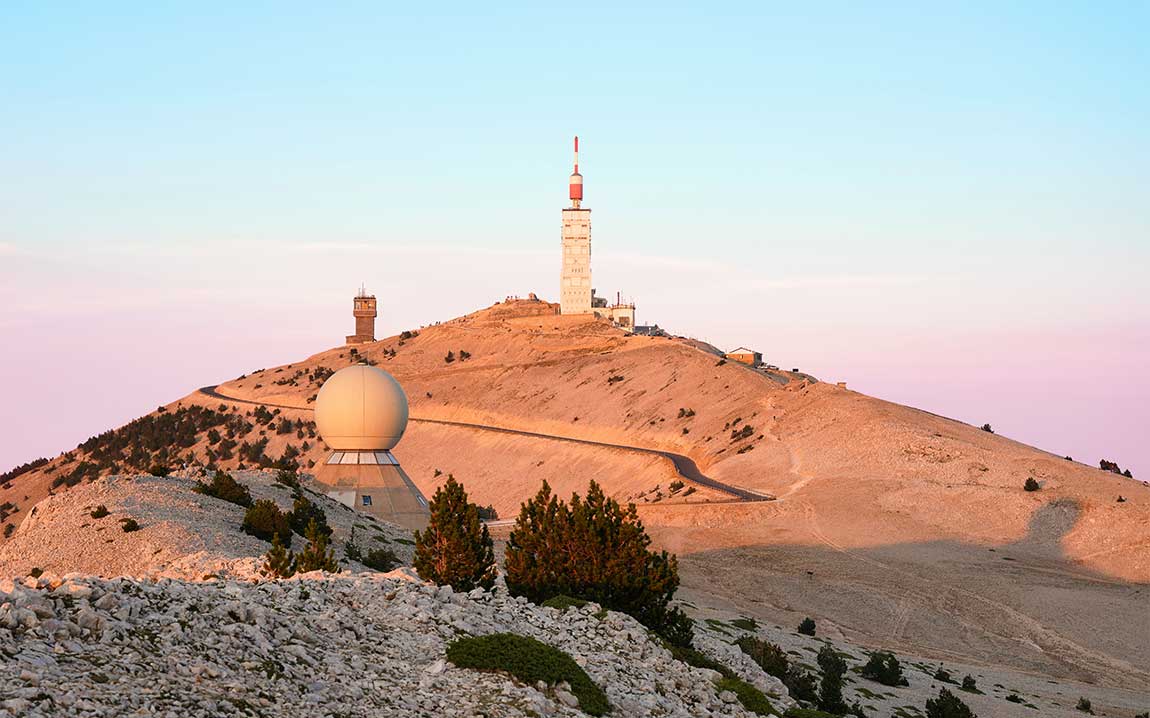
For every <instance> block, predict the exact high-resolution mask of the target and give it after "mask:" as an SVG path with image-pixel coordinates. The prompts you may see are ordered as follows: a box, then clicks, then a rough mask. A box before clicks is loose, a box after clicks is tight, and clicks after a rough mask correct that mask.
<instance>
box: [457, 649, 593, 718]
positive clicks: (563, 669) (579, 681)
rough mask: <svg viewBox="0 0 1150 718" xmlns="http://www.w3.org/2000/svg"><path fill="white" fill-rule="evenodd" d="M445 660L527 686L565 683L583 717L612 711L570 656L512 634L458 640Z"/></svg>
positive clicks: (588, 677) (584, 672)
mask: <svg viewBox="0 0 1150 718" xmlns="http://www.w3.org/2000/svg"><path fill="white" fill-rule="evenodd" d="M447 660H449V661H451V662H452V663H453V664H455V665H457V666H459V667H460V668H474V669H476V670H480V671H505V672H507V673H510V674H511V675H513V676H515V677H516V678H518V679H519V680H521V681H523V682H524V683H526V684H528V685H532V684H534V683H536V682H537V681H543V682H544V683H546V684H547V685H549V686H554V685H556V684H558V683H562V682H563V681H566V682H567V683H568V684H570V685H571V693H573V694H574V695H575V697H576V698H578V699H579V707H580V708H581V709H583V712H584V713H587V714H589V715H593V716H601V715H603V714H605V713H606V712H607V711H608V710H610V708H611V705H610V704H609V703H608V702H607V696H606V694H605V693H603V690H602V689H601V688H599V686H597V685H595V683H594V682H592V680H591V677H590V676H588V675H587V673H586V671H584V670H583V669H582V668H580V667H579V664H578V663H576V662H575V660H574V659H573V658H571V656H569V655H567V654H566V653H564V652H563V651H560V650H559V649H558V648H555V647H553V646H549V645H547V644H546V643H542V642H540V641H537V640H535V639H534V638H529V637H527V636H517V635H515V634H514V633H494V634H491V635H489V636H474V637H468V638H460V639H458V640H456V641H452V642H451V643H450V644H448V646H447Z"/></svg>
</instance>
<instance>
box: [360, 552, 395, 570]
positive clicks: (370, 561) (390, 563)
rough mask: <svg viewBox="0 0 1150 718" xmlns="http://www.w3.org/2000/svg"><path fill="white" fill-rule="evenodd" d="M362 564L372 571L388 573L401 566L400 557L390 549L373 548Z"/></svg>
mask: <svg viewBox="0 0 1150 718" xmlns="http://www.w3.org/2000/svg"><path fill="white" fill-rule="evenodd" d="M361 563H362V564H363V565H364V566H367V567H368V568H370V569H371V570H372V571H379V572H381V573H387V572H388V571H390V570H391V569H393V568H395V567H396V566H398V565H399V557H398V556H396V555H395V552H394V551H392V550H391V549H389V548H373V549H371V550H370V551H368V552H367V555H366V556H364V557H363V561H361Z"/></svg>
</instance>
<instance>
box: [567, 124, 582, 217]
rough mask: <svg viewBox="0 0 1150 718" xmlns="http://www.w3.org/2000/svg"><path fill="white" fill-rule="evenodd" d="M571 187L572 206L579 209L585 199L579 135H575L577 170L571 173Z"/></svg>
mask: <svg viewBox="0 0 1150 718" xmlns="http://www.w3.org/2000/svg"><path fill="white" fill-rule="evenodd" d="M569 189H570V196H571V206H572V207H573V208H575V209H579V203H580V202H582V201H583V175H581V174H579V135H575V171H574V172H572V173H571V181H570V184H569Z"/></svg>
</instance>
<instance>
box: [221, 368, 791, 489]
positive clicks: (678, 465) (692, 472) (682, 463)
mask: <svg viewBox="0 0 1150 718" xmlns="http://www.w3.org/2000/svg"><path fill="white" fill-rule="evenodd" d="M218 388H219V385H218V384H213V385H212V386H205V387H201V388H200V393H201V394H203V395H205V396H208V397H211V398H212V399H219V400H220V401H223V402H231V403H233V404H251V405H252V406H267V407H272V408H276V409H292V410H294V411H313V409H312V408H311V407H305V406H291V405H289V404H272V403H270V402H266V401H252V400H250V399H238V398H236V397H233V396H228V395H227V394H221V393H220V392H219V390H218ZM408 420H409V421H414V422H417V423H422V424H440V425H442V426H454V427H458V428H462V429H472V430H475V431H494V432H499V433H502V434H512V435H514V436H523V437H527V438H532V439H547V440H550V441H566V442H570V443H572V444H583V445H584V446H594V447H597V448H601V449H619V450H621V451H634V452H637V453H640V454H649V455H654V456H658V457H661V458H663V459H666V460H667V461H670V462H671V464H672V465H673V466H674V467H675V471H676V472H677V473H678V474H679V476H680V477H681V478H682V479H683V480H684V481H688V482H690V483H692V484H695V485H697V486H704V487H706V488H708V489H714V490H715V491H720V492H722V493H725V494H727V495H729V496H731V497H733V498H734V499H735V500H736V501H740V502H743V501H773V500H774V498H775V497H774V496H771V495H769V494H760V493H758V492H755V491H751V490H750V489H744V488H741V487H739V486H732V485H731V484H726V483H723V482H722V481H716V480H715V479H712V478H711V477H709V476H707V475H706V474H704V473H703V472H702V471H700V470H699V467H698V465H697V464H696V463H695V462H694V460H693V459H691V458H690V457H689V456H684V455H683V454H676V453H674V452H672V451H665V450H663V449H649V448H646V447H643V446H628V445H627V444H612V443H609V442H606V441H593V440H591V439H576V438H574V437H570V436H560V435H558V434H540V433H538V432H534V431H523V430H522V429H508V428H506V427H502V426H491V425H488V424H471V423H468V422H464V421H448V420H445V419H425V418H422V417H417V416H412V417H410V418H409V419H408Z"/></svg>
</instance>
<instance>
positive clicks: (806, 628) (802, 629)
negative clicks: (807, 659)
mask: <svg viewBox="0 0 1150 718" xmlns="http://www.w3.org/2000/svg"><path fill="white" fill-rule="evenodd" d="M799 633H801V634H803V635H804V636H813V635H815V621H814V619H813V618H811V617H810V616H807V617H806V618H804V619H803V620H802V622H801V623H799Z"/></svg>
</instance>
